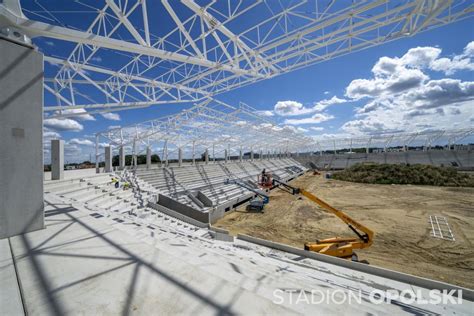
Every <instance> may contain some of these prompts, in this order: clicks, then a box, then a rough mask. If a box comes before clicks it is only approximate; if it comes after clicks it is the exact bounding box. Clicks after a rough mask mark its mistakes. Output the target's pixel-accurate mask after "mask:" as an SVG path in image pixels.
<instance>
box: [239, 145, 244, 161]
mask: <svg viewBox="0 0 474 316" xmlns="http://www.w3.org/2000/svg"><path fill="white" fill-rule="evenodd" d="M239 160H240V162H242V160H243V155H242V146H240V151H239Z"/></svg>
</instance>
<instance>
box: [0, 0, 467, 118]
mask: <svg viewBox="0 0 474 316" xmlns="http://www.w3.org/2000/svg"><path fill="white" fill-rule="evenodd" d="M40 2H41V1H40ZM40 2H35V3H37V4H38V6H39V7H38V9H41V11H35V10H32V9H31V8H30V9H25V10H24V11H25V13H26V14H28V15H29V16H32V17H34V18H35V20H32V19H29V18H27V17H26V16H25V15H24V14H23V11H22V9H21V6H20V5H19V3H18V0H6V1H3V4H0V28H4V27H14V28H15V29H17V30H19V31H20V32H23V33H24V34H26V35H27V36H29V37H37V36H45V37H49V38H54V39H58V40H62V41H67V42H72V43H73V44H74V45H73V46H72V47H73V48H72V50H71V51H70V52H69V53H65V54H62V52H55V54H57V56H45V61H46V62H47V64H48V67H49V68H51V69H50V71H51V72H49V75H48V76H47V77H46V78H45V85H44V87H45V91H46V92H47V93H48V94H52V95H53V96H54V100H55V104H46V105H45V108H44V109H45V112H47V113H49V114H51V113H54V114H53V115H59V116H65V115H77V111H76V112H74V111H72V112H71V111H69V112H68V111H67V110H70V109H86V110H89V111H93V112H101V111H111V110H118V109H130V108H139V107H146V106H150V105H156V104H172V103H177V102H199V101H203V100H205V99H206V98H209V97H213V96H215V95H217V94H219V93H222V92H225V91H229V90H232V89H235V88H238V87H241V86H244V85H247V84H250V83H253V82H256V81H259V80H263V79H268V78H272V77H274V76H277V75H280V74H284V73H287V72H290V71H292V70H295V69H299V68H303V67H306V66H308V65H312V64H314V63H317V62H322V61H326V60H329V59H332V58H334V57H337V56H341V55H344V54H348V53H351V52H354V51H358V50H361V49H365V48H368V47H371V46H375V45H379V44H382V43H385V42H387V41H391V40H395V39H398V38H401V37H406V36H413V35H414V34H417V33H419V32H421V31H425V30H429V29H432V28H434V27H438V26H441V25H445V24H447V23H451V22H454V21H456V20H459V19H463V18H466V17H469V16H472V13H473V11H474V4H472V2H470V1H465V0H445V1H444V0H443V1H440V0H430V1H425V0H415V1H408V0H396V1H387V0H371V1H369V0H356V1H351V2H350V3H349V2H348V1H336V0H293V1H268V0H257V1H245V0H239V1H230V0H227V1H216V0H202V1H197V0H181V1H169V0H162V1H156V2H152V1H146V0H103V1H97V2H94V4H93V5H94V6H96V7H94V6H91V4H89V3H84V2H83V1H75V2H74V3H72V2H71V3H68V5H67V7H68V8H69V7H70V10H71V11H70V12H66V13H74V12H80V13H83V15H82V16H84V20H85V21H90V22H91V23H90V24H89V25H88V26H86V25H84V24H81V25H70V23H73V22H72V21H71V20H70V19H69V20H68V19H67V17H68V14H66V13H64V12H55V11H54V8H51V7H48V3H47V2H43V3H40ZM38 12H41V13H38ZM51 12H53V13H54V14H53V13H51ZM84 14H85V15H84ZM69 16H70V15H69ZM161 20H163V21H164V23H167V24H169V25H168V26H167V27H165V26H164V25H163V22H161ZM168 22H169V23H168ZM97 58H100V59H102V62H101V63H100V64H98V63H97V60H98V59H97ZM112 60H113V62H112ZM91 91H93V92H91ZM64 110H66V111H65V113H64V112H63V111H64Z"/></svg>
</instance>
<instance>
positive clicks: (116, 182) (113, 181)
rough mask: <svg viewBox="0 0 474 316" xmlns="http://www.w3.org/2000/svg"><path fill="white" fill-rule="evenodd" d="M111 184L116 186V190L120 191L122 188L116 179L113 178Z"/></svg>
mask: <svg viewBox="0 0 474 316" xmlns="http://www.w3.org/2000/svg"><path fill="white" fill-rule="evenodd" d="M111 183H112V184H113V185H114V186H115V188H116V189H118V188H119V187H120V182H119V180H118V179H117V178H116V177H113V178H112V181H111Z"/></svg>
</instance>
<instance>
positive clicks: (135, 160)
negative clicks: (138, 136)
mask: <svg viewBox="0 0 474 316" xmlns="http://www.w3.org/2000/svg"><path fill="white" fill-rule="evenodd" d="M137 164H138V162H137V142H136V140H135V139H134V140H133V156H132V165H133V166H134V167H136V166H137Z"/></svg>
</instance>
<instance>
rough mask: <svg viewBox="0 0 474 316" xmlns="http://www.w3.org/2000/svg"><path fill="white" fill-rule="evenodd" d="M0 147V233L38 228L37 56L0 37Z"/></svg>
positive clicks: (39, 83)
mask: <svg viewBox="0 0 474 316" xmlns="http://www.w3.org/2000/svg"><path fill="white" fill-rule="evenodd" d="M0 148H1V153H0V238H5V237H10V236H14V235H17V234H20V233H24V232H29V231H33V230H37V229H41V228H43V227H44V217H43V216H44V215H43V209H44V204H43V56H42V54H40V53H38V52H36V51H34V50H33V49H31V48H28V47H24V46H21V45H18V44H14V43H11V42H8V41H6V40H3V39H0Z"/></svg>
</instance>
